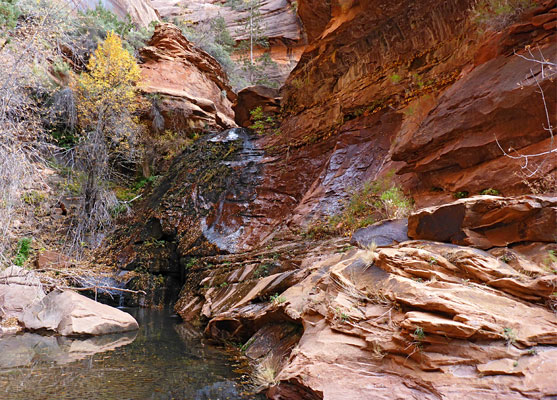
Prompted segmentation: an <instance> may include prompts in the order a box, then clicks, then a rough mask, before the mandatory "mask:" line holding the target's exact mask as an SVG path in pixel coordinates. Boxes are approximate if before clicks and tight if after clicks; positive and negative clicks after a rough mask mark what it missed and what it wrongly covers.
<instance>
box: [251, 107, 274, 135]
mask: <svg viewBox="0 0 557 400" xmlns="http://www.w3.org/2000/svg"><path fill="white" fill-rule="evenodd" d="M250 116H251V120H252V122H253V124H252V125H251V126H250V129H251V130H253V131H254V132H255V133H257V134H258V135H265V134H268V133H274V134H279V133H280V130H279V128H278V127H279V122H278V121H277V120H276V118H275V117H274V116H272V115H270V114H269V113H266V112H264V111H263V108H262V107H261V106H258V107H256V108H254V109H253V110H251V111H250Z"/></svg>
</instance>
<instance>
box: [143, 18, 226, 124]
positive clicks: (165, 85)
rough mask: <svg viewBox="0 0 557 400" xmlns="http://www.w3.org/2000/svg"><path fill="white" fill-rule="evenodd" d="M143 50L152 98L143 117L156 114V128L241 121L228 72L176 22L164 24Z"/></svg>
mask: <svg viewBox="0 0 557 400" xmlns="http://www.w3.org/2000/svg"><path fill="white" fill-rule="evenodd" d="M140 55H141V58H142V60H143V63H142V64H141V65H140V68H141V90H142V91H143V92H144V94H145V95H146V96H147V97H149V98H150V99H151V105H149V106H148V107H147V108H146V109H145V110H143V118H149V119H151V121H152V125H153V129H154V130H155V131H156V132H158V133H162V132H164V131H165V130H170V131H172V132H192V131H193V132H198V131H200V130H204V129H208V128H213V129H216V130H221V129H226V128H230V127H233V126H235V124H234V112H233V111H232V103H233V102H234V100H235V98H236V95H235V94H234V92H233V91H232V89H231V87H230V85H229V84H228V78H227V76H226V73H225V72H224V70H223V69H222V67H221V66H220V64H219V63H218V62H217V61H216V60H215V59H214V58H213V57H211V56H210V55H209V54H207V53H205V52H204V51H203V50H201V49H199V48H197V47H195V46H194V45H193V44H192V43H191V42H189V41H188V40H187V39H186V38H185V37H184V36H183V35H182V32H181V31H180V29H178V28H177V27H176V26H174V25H172V24H161V25H158V26H157V27H156V29H155V33H154V34H153V37H152V38H151V39H150V40H149V42H148V43H147V46H146V47H144V48H142V49H141V50H140Z"/></svg>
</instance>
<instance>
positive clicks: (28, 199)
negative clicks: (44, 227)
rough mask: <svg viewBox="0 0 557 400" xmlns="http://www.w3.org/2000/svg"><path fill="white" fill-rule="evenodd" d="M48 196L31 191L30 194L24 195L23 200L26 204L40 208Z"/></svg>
mask: <svg viewBox="0 0 557 400" xmlns="http://www.w3.org/2000/svg"><path fill="white" fill-rule="evenodd" d="M45 198H46V196H45V195H44V194H43V193H40V192H37V191H35V190H31V191H30V192H25V193H23V196H21V199H22V200H23V202H24V203H26V204H29V205H30V206H38V205H39V204H41V203H42V202H43V201H44V200H45Z"/></svg>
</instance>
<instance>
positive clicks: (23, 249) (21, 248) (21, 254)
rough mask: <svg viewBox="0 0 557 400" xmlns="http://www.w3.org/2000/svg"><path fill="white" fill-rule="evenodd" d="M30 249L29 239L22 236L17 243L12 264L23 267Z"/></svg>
mask: <svg viewBox="0 0 557 400" xmlns="http://www.w3.org/2000/svg"><path fill="white" fill-rule="evenodd" d="M30 250H31V239H30V238H22V239H20V240H19V242H18V243H17V252H16V255H15V257H14V264H15V265H18V266H20V267H23V265H24V264H25V262H26V261H27V259H28V258H29V252H30Z"/></svg>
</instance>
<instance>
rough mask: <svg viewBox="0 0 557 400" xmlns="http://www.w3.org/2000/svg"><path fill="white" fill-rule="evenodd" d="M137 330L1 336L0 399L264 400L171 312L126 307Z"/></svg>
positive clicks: (228, 358)
mask: <svg viewBox="0 0 557 400" xmlns="http://www.w3.org/2000/svg"><path fill="white" fill-rule="evenodd" d="M127 311H128V312H130V313H131V314H132V315H133V316H134V317H135V318H136V319H137V320H138V322H139V325H140V329H139V331H137V332H129V333H125V334H117V335H104V336H98V337H92V338H79V339H78V338H65V337H59V336H58V337H57V336H41V335H38V334H34V333H25V334H22V335H16V336H11V337H7V338H2V339H0V399H2V400H8V399H14V400H16V399H25V400H34V399H45V400H46V399H49V400H50V399H80V400H81V399H87V400H89V399H103V400H112V399H114V400H116V399H118V400H120V399H134V400H142V399H192V400H209V399H212V400H240V399H261V398H262V397H259V396H255V395H254V394H253V393H251V392H250V390H249V386H247V385H244V384H242V382H241V374H240V372H238V370H237V367H238V365H236V364H235V361H234V360H233V358H232V357H231V356H230V354H228V353H226V352H224V351H223V350H222V349H220V348H216V347H213V346H210V345H208V344H207V343H205V342H204V341H203V340H202V338H201V335H200V333H199V331H197V330H196V329H194V328H192V327H190V326H188V325H186V324H183V323H179V320H178V319H176V318H172V316H171V315H170V313H169V312H165V311H156V310H146V309H130V310H127Z"/></svg>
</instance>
